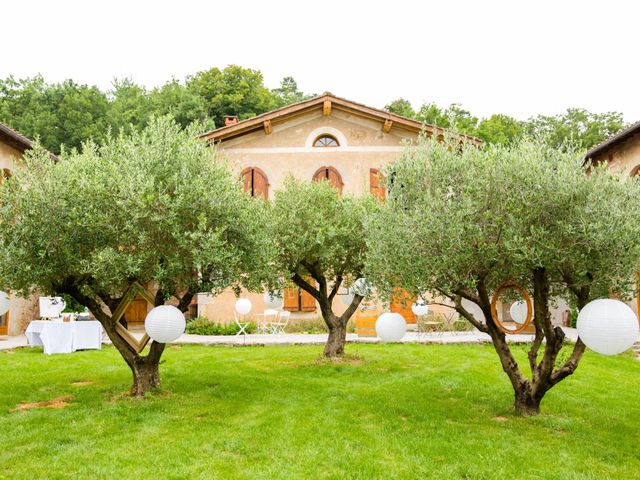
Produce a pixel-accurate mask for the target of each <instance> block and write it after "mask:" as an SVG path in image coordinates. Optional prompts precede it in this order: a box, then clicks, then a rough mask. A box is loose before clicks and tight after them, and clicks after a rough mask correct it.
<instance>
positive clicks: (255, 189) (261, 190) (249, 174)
mask: <svg viewBox="0 0 640 480" xmlns="http://www.w3.org/2000/svg"><path fill="white" fill-rule="evenodd" d="M240 178H242V184H243V186H244V191H245V192H249V193H250V194H251V196H252V197H260V196H262V197H264V199H265V200H268V199H269V181H268V180H267V175H266V174H265V173H264V172H263V171H262V170H260V169H259V168H257V167H249V168H245V169H244V170H243V171H242V173H241V174H240Z"/></svg>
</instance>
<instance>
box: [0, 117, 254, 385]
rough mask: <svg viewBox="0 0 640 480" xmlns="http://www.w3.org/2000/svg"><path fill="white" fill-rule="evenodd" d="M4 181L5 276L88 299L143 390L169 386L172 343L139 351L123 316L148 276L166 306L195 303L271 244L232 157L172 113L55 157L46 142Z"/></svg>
mask: <svg viewBox="0 0 640 480" xmlns="http://www.w3.org/2000/svg"><path fill="white" fill-rule="evenodd" d="M25 161H26V168H24V169H20V170H18V171H16V172H15V175H14V177H13V178H12V179H10V180H8V181H6V182H4V183H3V184H2V185H1V186H0V195H1V196H2V209H1V210H0V225H2V227H3V228H2V229H1V230H2V233H0V253H1V254H0V258H1V259H2V261H1V262H0V278H1V280H0V283H1V285H2V286H1V288H3V289H5V290H9V289H10V290H14V291H18V292H21V293H23V294H28V293H30V292H33V291H34V289H39V291H41V292H42V293H45V294H68V295H71V296H72V297H74V298H75V299H76V300H78V301H79V302H80V303H81V304H83V305H86V306H87V307H88V308H89V309H90V310H91V312H92V313H93V315H95V317H96V318H97V320H98V321H100V323H101V324H102V326H103V327H104V329H105V331H106V333H107V335H108V336H109V338H110V339H111V341H112V342H113V345H114V346H115V348H117V349H118V351H119V352H120V354H121V355H122V357H123V358H124V360H125V361H126V363H127V365H128V366H129V367H130V368H131V371H132V372H133V386H132V390H131V391H132V393H133V394H134V395H142V394H144V393H145V392H146V391H148V390H150V389H152V388H156V387H158V386H159V385H160V376H159V371H158V364H159V360H160V357H161V355H162V352H163V350H164V347H165V346H164V344H161V343H157V342H152V343H151V344H150V347H149V350H148V355H146V356H142V355H141V354H138V353H137V352H136V350H135V349H134V348H132V347H131V346H130V345H129V344H128V343H127V342H126V341H125V340H124V339H123V338H122V337H121V336H120V335H119V334H118V332H117V330H116V323H115V321H114V319H113V317H112V315H113V313H114V310H115V309H116V307H117V306H118V304H119V303H120V301H121V299H122V297H123V294H124V293H125V291H126V290H127V289H128V287H129V286H130V285H131V284H132V282H139V283H140V284H142V285H146V286H148V287H149V288H153V289H154V294H155V304H156V305H161V304H163V303H165V302H167V301H169V302H172V303H174V304H176V305H177V306H178V308H180V309H181V310H183V311H184V310H186V309H187V307H188V305H189V303H190V301H191V299H192V297H193V295H194V294H195V293H196V292H209V291H214V292H215V291H219V290H220V289H222V288H225V287H227V286H229V285H232V286H234V285H235V286H238V284H239V280H240V279H241V278H244V284H245V285H246V286H249V287H250V283H249V279H247V278H246V277H242V275H243V273H244V272H246V271H248V270H251V269H252V268H254V267H252V262H254V261H257V259H258V258H259V255H260V252H262V251H264V249H263V248H261V247H260V244H259V239H260V238H262V237H261V236H259V235H258V230H257V228H258V225H257V224H256V221H257V220H256V219H257V218H259V217H260V215H259V214H257V212H256V211H255V208H262V207H261V206H260V203H258V202H254V201H252V200H251V199H249V198H248V197H246V196H245V195H243V194H242V192H241V189H240V186H239V183H238V180H237V179H236V178H235V176H233V175H232V173H231V171H230V170H229V168H228V167H227V165H226V164H224V163H223V162H221V161H220V160H218V159H216V158H215V157H214V155H213V153H212V151H211V150H210V149H208V148H207V147H206V146H205V145H204V144H203V143H202V142H200V141H198V140H197V139H196V136H195V132H194V131H193V129H187V130H182V129H180V127H179V126H178V125H177V124H176V123H175V122H174V121H173V120H170V119H168V118H161V119H154V120H152V121H151V123H150V124H149V126H148V127H146V128H145V129H144V130H143V131H141V132H133V133H131V134H130V135H127V136H124V135H120V136H118V137H108V138H107V139H106V142H105V143H104V145H97V144H95V143H92V142H88V143H86V144H85V145H84V147H83V149H82V152H80V153H76V152H72V153H68V152H63V155H62V156H61V158H60V161H59V162H58V163H53V162H52V161H51V159H50V157H49V155H48V154H47V153H46V152H45V151H44V150H43V149H41V148H36V149H35V150H33V151H29V152H28V153H27V155H26V158H25Z"/></svg>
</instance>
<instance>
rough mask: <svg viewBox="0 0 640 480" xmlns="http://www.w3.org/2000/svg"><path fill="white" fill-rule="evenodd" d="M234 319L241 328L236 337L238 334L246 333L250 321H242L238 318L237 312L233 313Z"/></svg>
mask: <svg viewBox="0 0 640 480" xmlns="http://www.w3.org/2000/svg"><path fill="white" fill-rule="evenodd" d="M233 319H234V320H235V322H236V325H237V326H238V329H239V330H238V333H236V337H237V336H238V335H246V334H247V327H248V326H249V322H240V320H238V315H236V314H235V313H234V314H233Z"/></svg>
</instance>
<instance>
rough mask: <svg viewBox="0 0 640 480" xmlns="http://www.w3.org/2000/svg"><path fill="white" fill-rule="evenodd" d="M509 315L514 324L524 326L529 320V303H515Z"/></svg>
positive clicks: (522, 301) (519, 301) (521, 301)
mask: <svg viewBox="0 0 640 480" xmlns="http://www.w3.org/2000/svg"><path fill="white" fill-rule="evenodd" d="M509 314H510V315H511V318H513V321H514V322H516V323H519V324H521V325H522V324H523V323H524V321H525V320H526V319H527V303H526V302H525V301H524V300H518V301H517V302H513V305H511V308H509Z"/></svg>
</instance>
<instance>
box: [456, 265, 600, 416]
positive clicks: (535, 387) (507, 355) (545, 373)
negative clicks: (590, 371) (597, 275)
mask: <svg viewBox="0 0 640 480" xmlns="http://www.w3.org/2000/svg"><path fill="white" fill-rule="evenodd" d="M570 289H571V287H570ZM476 290H477V293H474V292H470V291H468V290H463V289H460V290H458V291H457V292H455V294H454V295H451V298H453V300H454V301H455V304H456V310H457V311H458V312H459V313H460V315H461V316H463V317H464V318H465V319H467V320H468V321H469V322H470V323H472V324H473V325H474V326H475V327H476V328H477V329H478V330H480V331H482V332H485V333H487V334H489V335H490V336H491V340H492V343H493V347H494V349H495V351H496V353H497V354H498V358H499V359H500V363H501V365H502V369H503V370H504V372H505V373H506V374H507V376H508V377H509V380H510V382H511V385H512V387H513V391H514V403H513V407H514V409H515V411H516V412H518V413H520V414H522V415H538V414H539V413H540V403H541V402H542V399H543V398H544V395H545V394H546V393H547V392H548V391H549V390H550V389H551V388H553V386H555V385H556V384H557V383H559V382H560V381H562V380H563V379H564V378H566V377H568V376H569V375H571V374H572V373H573V372H574V371H575V369H576V368H577V367H578V363H579V362H580V359H581V358H582V354H583V353H584V348H585V347H584V344H583V343H582V341H580V340H578V341H577V342H576V344H575V345H574V347H573V352H572V353H571V356H570V357H569V359H568V360H567V361H566V362H565V363H564V364H563V365H562V366H560V367H559V368H556V360H557V358H558V354H559V353H560V350H561V349H562V347H563V345H564V337H565V335H564V332H563V330H562V329H561V328H560V327H554V326H553V324H552V323H551V314H550V310H549V304H550V298H549V280H548V277H547V272H546V271H545V269H544V268H537V269H535V270H534V271H533V300H534V320H533V321H534V325H535V327H536V334H535V337H534V340H533V343H532V345H531V348H530V350H529V353H528V358H529V367H530V369H531V379H528V378H526V377H525V376H524V375H523V374H522V372H521V371H520V367H519V366H518V362H517V361H516V359H515V357H514V356H513V354H512V352H511V349H510V348H509V344H508V343H507V339H506V335H505V333H503V332H502V331H501V330H500V329H498V327H497V326H496V324H495V322H494V321H493V317H492V316H491V300H490V298H489V294H488V291H487V288H486V284H485V281H484V278H482V277H479V278H478V279H477V284H476ZM571 291H572V292H573V293H574V294H575V295H576V297H577V300H578V307H579V308H582V307H583V306H584V305H585V304H586V303H587V300H588V296H589V295H588V289H586V288H582V289H580V290H577V289H576V290H574V289H571ZM462 298H466V299H467V300H470V301H472V302H475V303H476V304H478V305H479V306H480V308H481V309H482V312H483V314H484V317H485V319H486V323H485V324H483V323H481V322H479V321H478V320H477V319H475V318H474V317H473V315H471V314H470V313H469V312H468V311H466V310H465V309H464V307H463V306H462V301H461V299H462ZM543 344H544V353H543V355H542V359H541V360H540V361H538V356H539V355H538V351H539V349H540V347H541V346H542V345H543Z"/></svg>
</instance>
